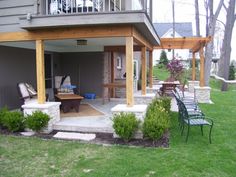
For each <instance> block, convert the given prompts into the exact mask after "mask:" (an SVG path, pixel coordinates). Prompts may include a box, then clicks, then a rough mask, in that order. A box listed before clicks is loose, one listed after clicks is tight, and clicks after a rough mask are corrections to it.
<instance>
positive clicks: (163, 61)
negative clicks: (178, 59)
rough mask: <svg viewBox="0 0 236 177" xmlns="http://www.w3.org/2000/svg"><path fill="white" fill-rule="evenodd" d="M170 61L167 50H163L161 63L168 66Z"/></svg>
mask: <svg viewBox="0 0 236 177" xmlns="http://www.w3.org/2000/svg"><path fill="white" fill-rule="evenodd" d="M168 63H169V60H168V58H167V55H166V51H165V50H162V51H161V56H160V62H159V64H163V65H165V66H166V65H167V64H168Z"/></svg>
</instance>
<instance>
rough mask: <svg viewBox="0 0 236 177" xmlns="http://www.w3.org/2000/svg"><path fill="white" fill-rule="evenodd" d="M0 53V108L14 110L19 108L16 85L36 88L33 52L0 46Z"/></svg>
mask: <svg viewBox="0 0 236 177" xmlns="http://www.w3.org/2000/svg"><path fill="white" fill-rule="evenodd" d="M0 53H1V55H0V63H1V64H0V81H1V82H0V107H3V106H7V107H8V108H10V109H16V108H19V106H20V101H19V94H18V91H17V83H18V82H28V83H31V84H32V85H33V86H34V87H35V86H36V71H35V51H34V50H29V49H22V48H13V47H4V46H0ZM19 54H20V55H19Z"/></svg>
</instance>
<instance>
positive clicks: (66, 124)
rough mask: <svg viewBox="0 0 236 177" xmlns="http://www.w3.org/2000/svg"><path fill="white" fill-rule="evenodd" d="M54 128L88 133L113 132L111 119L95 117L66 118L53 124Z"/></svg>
mask: <svg viewBox="0 0 236 177" xmlns="http://www.w3.org/2000/svg"><path fill="white" fill-rule="evenodd" d="M53 130H59V131H73V132H87V133H88V132H89V133H113V128H112V122H111V120H109V119H102V118H95V117H92V118H91V117H88V118H86V117H85V118H79V119H73V118H64V119H61V120H60V121H59V122H57V123H55V124H53Z"/></svg>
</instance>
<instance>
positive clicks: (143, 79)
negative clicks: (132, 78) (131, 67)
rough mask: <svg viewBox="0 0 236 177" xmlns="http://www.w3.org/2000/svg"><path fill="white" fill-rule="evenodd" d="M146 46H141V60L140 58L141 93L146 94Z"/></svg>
mask: <svg viewBox="0 0 236 177" xmlns="http://www.w3.org/2000/svg"><path fill="white" fill-rule="evenodd" d="M146 50H147V48H146V47H142V52H141V60H142V66H141V67H142V95H146V86H147V67H146V65H147V63H146V61H147V55H146Z"/></svg>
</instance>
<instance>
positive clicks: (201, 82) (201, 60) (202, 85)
mask: <svg viewBox="0 0 236 177" xmlns="http://www.w3.org/2000/svg"><path fill="white" fill-rule="evenodd" d="M204 86H205V81H204V54H203V46H201V48H200V87H204Z"/></svg>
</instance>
